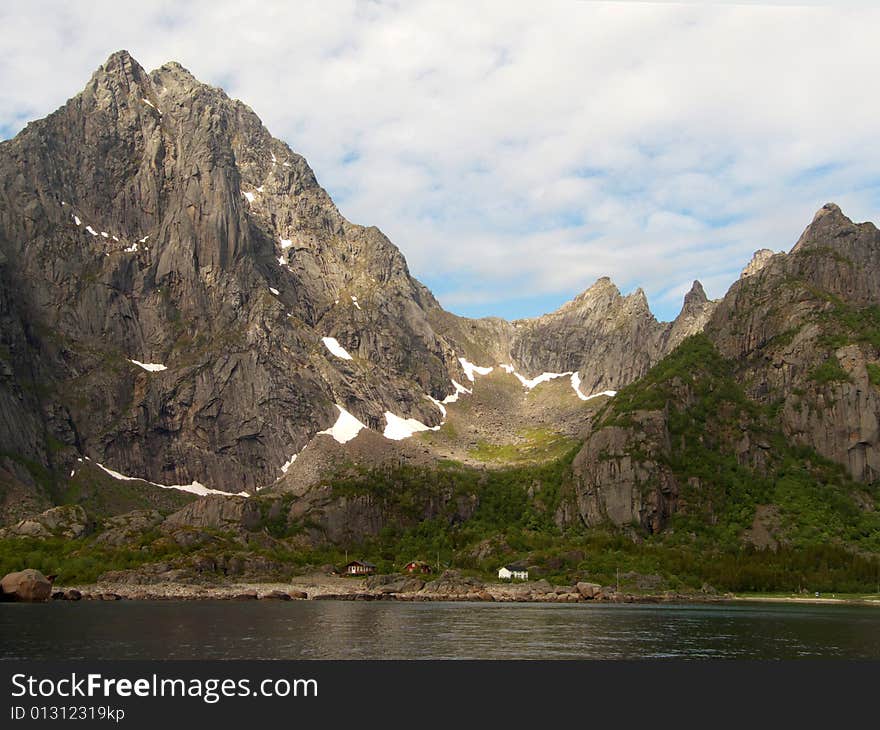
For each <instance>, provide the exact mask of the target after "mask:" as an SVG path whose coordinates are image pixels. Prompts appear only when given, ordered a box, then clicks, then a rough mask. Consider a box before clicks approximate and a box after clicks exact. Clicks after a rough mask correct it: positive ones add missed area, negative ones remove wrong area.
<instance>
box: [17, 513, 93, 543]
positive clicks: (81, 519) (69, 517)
mask: <svg viewBox="0 0 880 730" xmlns="http://www.w3.org/2000/svg"><path fill="white" fill-rule="evenodd" d="M93 528H94V525H93V524H92V522H91V521H90V520H89V518H88V517H87V516H86V511H85V510H84V509H83V508H82V507H80V506H79V505H65V506H62V507H52V508H51V509H48V510H46V511H45V512H41V513H40V514H38V515H34V516H33V517H28V518H25V519H23V520H20V521H18V522H16V523H15V524H14V525H10V526H9V527H5V528H3V529H0V539H3V538H8V537H35V538H41V539H45V538H49V537H64V538H67V539H70V540H72V539H75V538H78V537H84V536H86V535H87V534H89V533H90V532H91V531H92V529H93Z"/></svg>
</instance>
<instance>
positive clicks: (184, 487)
mask: <svg viewBox="0 0 880 730" xmlns="http://www.w3.org/2000/svg"><path fill="white" fill-rule="evenodd" d="M95 466H97V467H100V468H101V469H102V470H103V471H105V472H106V473H107V474H109V475H110V476H111V477H113V478H114V479H119V480H120V481H126V482H146V483H147V484H152V485H153V486H154V487H160V488H162V489H178V490H180V491H181V492H189V493H190V494H197V495H198V496H200V497H204V496H207V495H208V494H222V495H223V496H224V497H250V496H251V495H250V494H248V493H247V492H237V493H235V494H233V493H232V492H223V491H221V490H219V489H209V488H208V487H206V486H205V485H204V484H200V483H199V482H195V481H194V482H193V483H192V484H159V483H158V482H151V481H150V480H149V479H140V478H139V477H130V476H126V475H125V474H120V473H119V472H118V471H113V469H108V468H107V467H106V466H104V465H103V464H99V463H98V462H97V461H96V462H95Z"/></svg>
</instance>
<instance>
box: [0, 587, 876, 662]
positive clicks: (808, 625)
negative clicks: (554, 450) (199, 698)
mask: <svg viewBox="0 0 880 730" xmlns="http://www.w3.org/2000/svg"><path fill="white" fill-rule="evenodd" d="M0 657H2V658H3V659H649V658H694V659H704V658H731V659H746V658H749V659H793V658H799V657H836V658H865V659H867V658H874V659H876V658H880V610H878V609H877V608H875V607H870V606H869V607H865V606H851V605H850V606H845V605H790V604H712V605H586V606H585V605H573V606H566V605H552V604H535V603H531V604H529V603H521V604H474V603H391V602H382V603H362V602H334V601H314V602H313V601H297V602H283V603H282V602H269V601H260V602H259V603H256V602H253V603H252V602H241V603H237V602H229V601H225V602H222V601H188V602H170V601H162V602H137V601H132V602H116V603H101V602H94V603H92V602H89V603H57V602H56V603H49V604H39V605H27V604H2V605H0Z"/></svg>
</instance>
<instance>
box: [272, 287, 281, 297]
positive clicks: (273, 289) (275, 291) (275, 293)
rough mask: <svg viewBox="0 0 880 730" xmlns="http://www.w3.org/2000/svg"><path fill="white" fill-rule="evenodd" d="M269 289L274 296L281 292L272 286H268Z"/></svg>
mask: <svg viewBox="0 0 880 730" xmlns="http://www.w3.org/2000/svg"><path fill="white" fill-rule="evenodd" d="M269 291H270V292H272V293H273V294H274V295H275V296H276V297H277V296H278V295H279V294H280V293H281V292H280V291H278V290H277V289H276V288H275V287H274V286H270V287H269Z"/></svg>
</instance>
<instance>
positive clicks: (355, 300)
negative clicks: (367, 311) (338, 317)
mask: <svg viewBox="0 0 880 730" xmlns="http://www.w3.org/2000/svg"><path fill="white" fill-rule="evenodd" d="M351 301H352V303H353V304H354V306H356V307H357V308H358V309H360V308H361V305H360V304H358V298H357V297H355V296H353V297H352V298H351Z"/></svg>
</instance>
